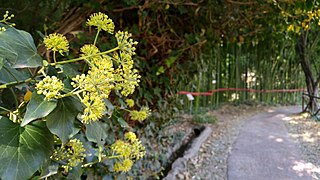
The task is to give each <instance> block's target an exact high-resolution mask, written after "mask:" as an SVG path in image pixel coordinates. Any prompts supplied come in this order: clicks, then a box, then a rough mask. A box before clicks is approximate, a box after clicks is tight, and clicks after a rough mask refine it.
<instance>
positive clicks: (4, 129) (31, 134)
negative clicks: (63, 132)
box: [0, 116, 53, 180]
mask: <svg viewBox="0 0 320 180" xmlns="http://www.w3.org/2000/svg"><path fill="white" fill-rule="evenodd" d="M52 149H53V136H52V134H51V133H50V131H49V130H48V129H47V128H46V125H45V123H44V122H34V123H31V124H28V125H27V126H25V127H21V126H20V125H19V124H15V123H13V122H12V121H11V120H9V119H8V118H6V117H3V116H2V117H0V162H2V163H1V164H0V177H1V179H3V180H22V179H28V178H30V177H31V176H32V175H33V174H34V173H35V172H36V171H37V170H38V169H39V168H40V166H41V165H42V163H43V162H44V161H45V160H46V159H47V158H49V156H50V154H51V152H52Z"/></svg>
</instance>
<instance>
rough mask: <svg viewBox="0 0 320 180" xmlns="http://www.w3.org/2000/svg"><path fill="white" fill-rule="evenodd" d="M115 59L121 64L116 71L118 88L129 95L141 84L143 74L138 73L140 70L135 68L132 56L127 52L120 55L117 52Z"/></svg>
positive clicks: (123, 93) (125, 94) (124, 94)
mask: <svg viewBox="0 0 320 180" xmlns="http://www.w3.org/2000/svg"><path fill="white" fill-rule="evenodd" d="M114 59H115V60H116V62H118V63H119V64H120V65H119V68H118V69H116V71H115V72H116V73H115V82H116V85H115V86H116V89H117V90H118V91H120V93H121V94H122V95H123V96H128V95H130V94H132V93H133V92H134V91H135V88H136V87H137V86H139V82H140V80H139V79H140V77H141V76H140V75H139V74H138V70H136V69H133V60H132V57H131V56H130V55H128V54H127V53H125V52H120V56H119V55H118V54H115V55H114Z"/></svg>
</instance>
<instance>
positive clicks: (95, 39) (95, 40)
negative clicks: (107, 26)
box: [93, 28, 100, 45]
mask: <svg viewBox="0 0 320 180" xmlns="http://www.w3.org/2000/svg"><path fill="white" fill-rule="evenodd" d="M99 33H100V28H99V29H98V31H97V34H96V37H95V38H94V42H93V45H96V42H97V39H98V36H99Z"/></svg>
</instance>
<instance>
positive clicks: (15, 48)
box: [0, 24, 42, 68]
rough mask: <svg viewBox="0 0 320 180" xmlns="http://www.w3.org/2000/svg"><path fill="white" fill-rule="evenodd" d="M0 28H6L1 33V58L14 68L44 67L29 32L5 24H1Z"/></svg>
mask: <svg viewBox="0 0 320 180" xmlns="http://www.w3.org/2000/svg"><path fill="white" fill-rule="evenodd" d="M0 27H5V28H6V31H4V32H1V33H0V57H1V58H4V59H6V60H7V61H8V62H9V63H10V64H11V65H12V67H13V68H25V67H39V66H42V58H41V56H40V55H39V54H38V53H37V48H36V46H35V44H34V41H33V39H32V36H31V35H30V34H29V33H28V32H26V31H22V30H18V29H15V28H11V27H8V26H6V25H4V24H0Z"/></svg>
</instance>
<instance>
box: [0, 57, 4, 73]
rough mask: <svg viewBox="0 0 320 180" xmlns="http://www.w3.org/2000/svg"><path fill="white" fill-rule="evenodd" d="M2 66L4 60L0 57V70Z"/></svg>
mask: <svg viewBox="0 0 320 180" xmlns="http://www.w3.org/2000/svg"><path fill="white" fill-rule="evenodd" d="M3 66H4V60H3V58H2V57H0V70H1V69H2V67H3Z"/></svg>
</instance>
